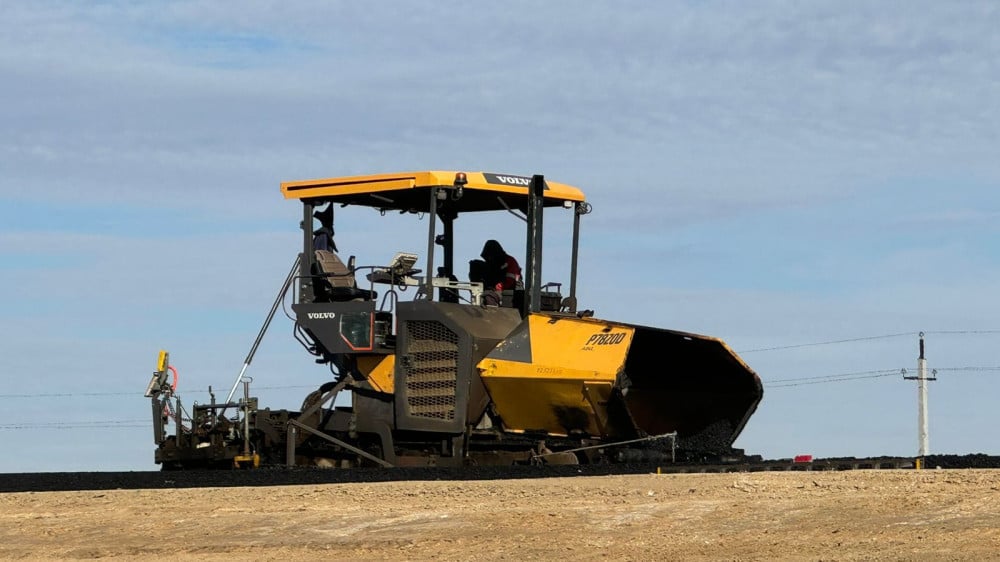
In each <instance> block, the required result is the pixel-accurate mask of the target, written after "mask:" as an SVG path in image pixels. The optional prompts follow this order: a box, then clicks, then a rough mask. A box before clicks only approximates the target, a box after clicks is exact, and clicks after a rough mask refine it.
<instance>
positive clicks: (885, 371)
mask: <svg viewBox="0 0 1000 562" xmlns="http://www.w3.org/2000/svg"><path fill="white" fill-rule="evenodd" d="M901 371H902V369H877V370H872V371H855V372H852V373H838V374H835V375H819V376H815V377H797V378H792V379H775V380H769V381H763V382H765V383H768V384H769V385H770V384H774V383H786V382H802V381H816V380H826V379H836V378H841V377H855V376H861V375H880V374H889V373H893V374H899V373H900V372H901Z"/></svg>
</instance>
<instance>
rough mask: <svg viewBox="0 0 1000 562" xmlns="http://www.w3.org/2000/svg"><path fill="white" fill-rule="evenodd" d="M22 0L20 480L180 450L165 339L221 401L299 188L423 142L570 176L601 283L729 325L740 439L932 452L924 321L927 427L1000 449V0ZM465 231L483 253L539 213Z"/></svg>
mask: <svg viewBox="0 0 1000 562" xmlns="http://www.w3.org/2000/svg"><path fill="white" fill-rule="evenodd" d="M3 12H4V22H5V25H4V30H3V31H2V32H0V83H2V85H3V86H2V88H0V131H2V134H0V305H2V306H0V373H2V375H0V381H3V388H0V450H3V451H5V453H4V454H3V455H0V472H24V471H27V472H31V471H63V470H67V471H70V470H72V471H77V470H99V471H103V470H155V469H156V468H157V467H156V465H154V464H153V451H154V444H153V439H152V431H151V428H150V405H149V402H148V400H147V399H145V398H143V396H142V393H143V391H144V389H145V386H146V383H147V382H148V381H149V376H150V374H151V372H152V370H153V368H154V366H155V359H156V354H157V352H158V350H160V349H167V350H169V351H170V353H171V360H172V363H173V364H174V365H175V366H176V367H177V368H178V370H179V378H180V381H179V383H180V384H179V389H178V391H179V393H180V394H181V396H182V397H184V398H185V401H186V403H188V404H190V403H191V402H192V401H198V402H207V401H208V392H207V390H208V387H209V385H211V386H212V387H213V388H214V389H215V391H216V394H223V395H224V394H225V393H226V392H228V389H229V388H230V386H231V385H232V384H233V381H234V379H235V378H236V376H237V374H238V373H239V371H240V367H241V366H242V363H243V359H244V357H245V356H246V354H247V352H248V350H249V348H250V345H251V344H252V342H253V340H254V337H255V335H256V333H257V330H258V329H259V328H260V325H261V322H262V321H263V320H264V317H265V315H266V313H267V310H268V307H269V306H270V304H271V302H272V300H273V299H274V297H275V294H276V293H277V291H278V289H279V286H280V284H281V282H282V280H283V279H284V276H285V274H286V273H287V271H288V269H289V268H290V266H291V264H292V261H293V260H294V259H295V255H296V253H297V252H298V251H299V245H300V241H301V238H300V231H299V229H298V222H299V219H300V209H299V207H298V205H297V203H295V202H292V201H286V200H284V199H283V198H282V196H281V193H280V191H279V184H280V182H282V181H287V180H298V179H308V178H321V177H333V176H343V175H351V174H363V173H381V172H394V171H403V170H430V169H445V170H470V171H477V170H484V171H492V172H502V173H513V174H520V175H531V174H536V173H542V174H545V176H546V178H549V179H552V180H555V181H559V182H563V183H568V184H571V185H575V186H578V187H580V188H581V189H582V190H583V191H584V192H585V193H586V194H587V197H588V201H590V202H591V203H592V205H593V208H594V211H593V213H592V214H591V215H588V216H586V217H585V218H584V221H583V233H582V235H581V255H580V276H581V277H580V289H579V298H580V301H581V307H583V308H589V309H594V310H595V311H596V313H597V316H598V317H602V318H607V319H610V320H619V321H624V322H634V323H639V324H646V325H651V326H657V327H663V328H670V329H676V330H682V331H689V332H696V333H702V334H708V335H712V336H717V337H720V338H723V339H724V340H725V341H726V342H727V343H728V344H729V345H730V346H731V347H732V348H733V349H735V350H737V351H738V352H740V353H741V356H742V357H743V358H744V359H745V360H746V361H747V363H748V364H749V365H750V366H751V367H752V368H753V369H754V370H755V371H756V372H757V373H758V374H759V375H760V377H761V379H762V380H763V382H764V388H765V390H764V398H763V401H762V402H761V404H760V407H759V408H758V411H757V413H756V415H755V416H754V417H753V418H751V420H750V421H749V423H748V424H747V426H746V429H745V431H744V432H743V434H742V435H741V436H740V438H739V439H738V441H737V443H736V446H737V447H741V448H744V449H745V450H746V451H747V452H748V453H754V454H761V455H763V456H764V457H766V458H783V457H790V456H793V455H797V454H812V455H814V456H818V457H821V456H859V457H863V456H873V455H901V456H902V455H914V454H916V452H917V447H918V442H917V389H916V383H915V382H913V381H908V380H904V379H903V378H902V374H901V370H902V369H908V370H909V374H911V375H912V374H913V371H914V370H915V368H916V364H917V346H918V335H917V334H918V333H919V332H925V337H926V345H927V359H928V366H929V367H930V368H932V369H937V380H936V381H933V382H930V383H929V386H930V390H929V395H930V400H929V410H930V445H931V451H932V452H935V453H978V452H984V453H991V454H1000V442H998V441H997V437H996V427H998V426H1000V408H998V407H997V406H998V397H1000V357H998V352H997V350H998V348H1000V296H998V292H997V288H998V287H1000V237H998V234H1000V232H998V231H1000V226H998V225H1000V220H998V218H1000V35H998V34H997V33H996V29H998V28H1000V5H997V4H996V3H995V2H988V1H984V2H972V1H969V2H933V1H920V0H914V1H912V2H906V3H905V4H904V3H897V2H861V1H847V2H836V3H830V2H783V1H766V0H765V1H760V2H753V3H748V2H738V1H704V2H679V1H672V2H671V1H668V2H658V3H648V2H589V3H583V4H581V3H578V2H565V1H554V2H545V3H536V2H507V3H502V4H497V3H493V4H469V3H467V2H462V3H459V2H452V1H441V2H425V3H403V2H377V3H375V4H369V3H358V2H296V3H286V2H266V1H255V0H249V1H247V2H241V3H240V8H239V9H238V10H236V9H233V8H232V7H231V6H230V5H228V4H225V3H216V2H199V1H178V2H112V1H109V2H89V3H79V2H49V1H37V2H5V3H3ZM337 220H338V223H337V234H338V239H337V241H338V245H339V246H340V247H341V250H342V252H344V253H348V254H354V255H357V256H358V262H359V263H362V264H380V263H385V262H386V261H387V260H389V258H391V256H392V255H393V254H394V253H395V252H396V251H400V250H411V251H416V252H418V253H421V251H423V252H425V251H426V250H425V249H422V248H421V246H422V242H420V243H415V242H413V241H414V240H422V238H421V237H422V236H424V233H425V232H426V226H425V225H426V223H425V222H421V221H419V220H418V219H417V218H416V217H386V219H380V218H379V217H378V215H377V214H374V213H371V212H370V211H369V212H367V213H366V212H365V210H363V209H358V210H354V211H352V213H347V212H342V213H340V214H338V217H337ZM560 221H562V222H561V223H560ZM469 223H472V224H467V223H462V221H461V219H460V220H459V222H458V223H457V226H456V228H457V229H458V230H459V232H460V234H462V235H463V236H464V237H465V238H464V239H465V240H466V241H465V242H463V243H460V244H459V252H460V255H461V252H465V253H468V254H470V255H471V256H473V257H474V255H475V254H476V253H478V251H477V250H478V248H476V246H477V245H478V244H480V243H481V240H483V239H485V238H487V237H495V236H496V232H504V229H511V230H512V231H515V232H521V230H520V229H521V228H522V227H521V226H520V223H519V222H518V221H517V219H515V218H514V217H511V216H509V215H505V216H502V217H496V218H495V219H490V220H488V221H484V222H481V223H479V222H474V221H469ZM569 224H570V223H569V221H568V219H566V217H562V216H559V213H558V212H553V213H549V214H547V215H546V234H547V235H548V237H547V245H546V251H545V257H546V259H547V260H556V261H557V263H556V265H553V266H551V267H550V266H549V265H546V269H545V272H546V273H547V274H543V277H546V279H545V281H562V282H563V283H566V282H568V278H567V276H566V275H565V270H566V268H565V265H564V264H565V263H566V261H567V258H566V255H567V253H566V252H567V244H568V233H569ZM484 231H488V232H484ZM517 236H518V235H515V234H510V235H509V236H508V237H507V238H503V237H501V240H502V241H504V243H505V245H506V246H507V247H508V248H511V247H522V245H523V234H521V235H520V236H521V238H518V237H517ZM560 236H562V238H560ZM414 244H416V247H412V248H411V247H410V246H412V245H414ZM550 263H552V262H551V261H547V264H550ZM550 276H552V277H551V278H550ZM291 334H292V324H291V322H290V321H289V320H288V319H287V318H285V317H284V316H283V315H282V314H279V315H278V317H277V319H276V320H275V322H274V324H273V326H272V329H271V330H270V331H269V332H268V334H267V336H266V337H265V339H264V342H263V344H262V345H261V348H260V350H259V351H258V353H257V356H256V358H255V361H254V363H253V365H251V367H250V369H249V371H248V374H249V375H250V376H252V377H253V379H254V382H253V385H252V388H253V389H254V394H255V395H257V396H259V397H260V401H261V404H262V405H267V406H270V407H271V408H291V409H294V408H297V407H298V406H299V405H300V403H301V399H302V397H303V396H304V395H305V394H306V393H308V392H309V391H310V390H312V389H313V388H315V387H317V386H318V385H319V384H321V383H323V382H325V380H327V377H328V374H329V373H328V371H326V370H325V369H324V368H323V367H322V366H317V365H315V364H314V363H313V362H312V358H311V357H310V356H309V355H307V354H306V353H304V352H303V351H302V350H301V349H300V348H299V347H298V344H297V343H296V342H295V341H294V340H293V338H292V337H291ZM831 342H833V343H831ZM837 375H850V376H846V377H838V376H837ZM861 377H865V378H861ZM845 379H846V380H845ZM12 451H13V452H16V453H15V454H11V452H12Z"/></svg>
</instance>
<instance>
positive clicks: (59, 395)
mask: <svg viewBox="0 0 1000 562" xmlns="http://www.w3.org/2000/svg"><path fill="white" fill-rule="evenodd" d="M294 388H317V385H314V384H300V385H289V386H257V387H254V390H255V391H256V390H288V389H294ZM138 394H139V393H138V392H46V393H34V394H0V398H82V397H88V396H133V397H134V396H136V395H138Z"/></svg>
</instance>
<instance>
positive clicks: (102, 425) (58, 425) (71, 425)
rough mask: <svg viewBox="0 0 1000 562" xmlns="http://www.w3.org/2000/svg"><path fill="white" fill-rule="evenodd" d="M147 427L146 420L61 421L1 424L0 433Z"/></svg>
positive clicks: (147, 422)
mask: <svg viewBox="0 0 1000 562" xmlns="http://www.w3.org/2000/svg"><path fill="white" fill-rule="evenodd" d="M142 427H149V421H148V420H100V421H76V422H73V421H61V422H36V423H32V422H18V423H2V424H0V431H12V430H22V429H108V428H116V429H119V428H120V429H126V428H128V429H134V428H142Z"/></svg>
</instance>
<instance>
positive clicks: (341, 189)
mask: <svg viewBox="0 0 1000 562" xmlns="http://www.w3.org/2000/svg"><path fill="white" fill-rule="evenodd" d="M460 173H461V174H465V178H466V183H465V184H464V185H463V193H462V197H461V198H460V199H455V198H454V197H452V198H451V199H452V201H453V205H454V206H455V210H456V211H458V212H467V211H490V210H502V209H505V208H508V207H509V208H514V209H518V208H523V207H524V203H525V202H526V201H527V198H528V186H529V185H530V183H531V177H530V176H515V175H511V174H495V173H490V172H449V171H429V172H400V173H395V174H375V175H368V176H348V177H340V178H327V179H316V180H303V181H289V182H283V183H282V184H281V192H282V193H283V194H284V195H285V198H286V199H315V200H317V201H333V202H335V203H343V204H346V205H362V206H365V207H374V208H376V209H397V210H401V211H407V210H426V209H427V208H428V205H429V201H430V200H429V194H428V190H429V189H430V188H431V187H446V188H455V186H456V181H455V180H456V176H457V175H458V174H460ZM584 200H585V197H584V195H583V192H582V191H580V190H579V189H577V188H575V187H573V186H571V185H566V184H563V183H556V182H551V181H548V180H546V182H545V193H544V202H545V206H547V207H548V206H557V205H562V204H563V203H564V202H567V201H569V202H577V201H584Z"/></svg>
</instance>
